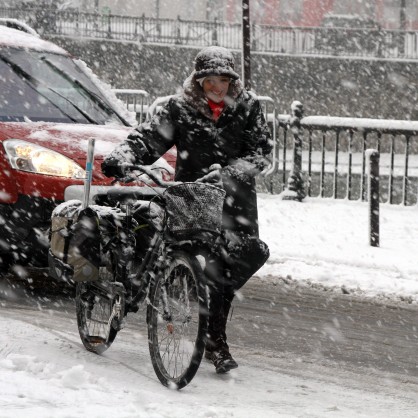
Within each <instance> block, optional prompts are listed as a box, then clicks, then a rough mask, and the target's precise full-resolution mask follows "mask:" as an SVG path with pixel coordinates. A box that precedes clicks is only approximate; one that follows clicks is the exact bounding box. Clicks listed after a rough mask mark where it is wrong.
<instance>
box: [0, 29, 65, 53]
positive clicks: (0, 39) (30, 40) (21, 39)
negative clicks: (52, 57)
mask: <svg viewBox="0 0 418 418" xmlns="http://www.w3.org/2000/svg"><path fill="white" fill-rule="evenodd" d="M1 45H6V46H12V47H16V48H27V49H34V50H37V51H46V52H54V53H56V54H65V55H68V52H67V51H65V50H64V49H62V48H60V47H59V46H57V45H55V44H53V43H51V42H48V41H45V40H44V39H41V38H38V37H37V36H34V35H31V34H29V33H26V32H22V31H20V30H17V29H12V28H8V27H6V26H2V25H0V46H1Z"/></svg>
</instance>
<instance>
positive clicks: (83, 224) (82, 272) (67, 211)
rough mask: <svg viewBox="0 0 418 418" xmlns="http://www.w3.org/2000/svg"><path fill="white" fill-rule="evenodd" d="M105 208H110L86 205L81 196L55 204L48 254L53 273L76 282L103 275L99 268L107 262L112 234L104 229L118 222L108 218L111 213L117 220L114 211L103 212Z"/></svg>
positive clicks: (59, 277)
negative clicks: (106, 251)
mask: <svg viewBox="0 0 418 418" xmlns="http://www.w3.org/2000/svg"><path fill="white" fill-rule="evenodd" d="M105 209H108V208H103V207H101V206H95V205H93V206H89V207H87V208H85V209H82V205H81V202H80V201H79V200H72V201H68V202H65V203H62V204H61V205H59V206H57V207H56V208H55V210H54V211H53V213H52V218H51V244H50V249H49V257H48V258H49V260H48V261H49V270H50V274H51V276H52V277H55V278H56V279H63V280H67V281H68V280H74V281H76V282H83V281H95V280H98V279H99V268H100V266H101V265H103V263H102V255H101V253H102V251H103V247H104V245H105V240H106V236H107V238H108V237H109V236H110V235H111V234H110V233H106V232H105V233H104V232H103V230H104V229H109V225H113V226H114V225H115V223H114V222H109V219H106V218H109V217H110V218H111V219H112V220H113V214H112V213H110V212H109V211H107V213H106V212H103V210H105ZM103 215H105V216H103ZM106 215H107V216H106ZM111 229H114V228H111ZM108 232H110V231H108Z"/></svg>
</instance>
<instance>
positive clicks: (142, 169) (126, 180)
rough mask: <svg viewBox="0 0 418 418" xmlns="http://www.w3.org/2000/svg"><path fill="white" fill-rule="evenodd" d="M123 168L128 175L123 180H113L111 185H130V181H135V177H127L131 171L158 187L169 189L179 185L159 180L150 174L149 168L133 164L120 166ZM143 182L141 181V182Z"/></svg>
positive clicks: (174, 182)
mask: <svg viewBox="0 0 418 418" xmlns="http://www.w3.org/2000/svg"><path fill="white" fill-rule="evenodd" d="M122 166H123V168H124V169H125V172H126V173H127V174H128V175H127V176H125V177H123V178H119V179H115V180H114V181H113V182H112V183H116V182H118V181H119V182H122V183H130V182H132V181H135V180H137V176H134V177H132V176H129V173H132V172H133V171H140V172H141V174H145V175H147V176H148V177H149V178H150V179H151V180H152V181H153V182H154V183H156V184H157V185H158V186H160V187H164V188H167V187H170V186H175V185H176V184H179V182H177V181H165V180H162V179H161V178H159V177H158V176H156V175H155V173H153V172H152V169H150V168H149V166H144V165H135V164H125V163H124V164H123V165H122ZM141 181H143V180H141ZM144 183H146V184H147V182H146V181H144ZM147 185H148V186H150V185H149V184H147Z"/></svg>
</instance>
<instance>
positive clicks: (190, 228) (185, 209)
mask: <svg viewBox="0 0 418 418" xmlns="http://www.w3.org/2000/svg"><path fill="white" fill-rule="evenodd" d="M164 198H165V201H166V212H167V226H168V229H169V231H170V232H171V233H172V234H173V235H175V236H177V237H181V238H187V237H191V236H193V235H195V234H196V233H199V232H202V231H205V232H213V233H220V231H221V225H222V208H223V204H224V199H225V191H224V190H223V189H220V188H219V187H216V186H213V185H211V184H206V183H182V184H178V185H176V186H171V187H169V188H168V189H166V190H165V191H164Z"/></svg>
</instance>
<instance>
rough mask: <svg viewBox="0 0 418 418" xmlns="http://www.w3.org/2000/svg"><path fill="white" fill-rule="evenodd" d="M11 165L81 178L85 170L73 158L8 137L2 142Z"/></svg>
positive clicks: (18, 168)
mask: <svg viewBox="0 0 418 418" xmlns="http://www.w3.org/2000/svg"><path fill="white" fill-rule="evenodd" d="M3 145H4V149H5V150H6V154H7V157H8V158H9V161H10V164H11V166H12V167H13V168H14V169H16V170H20V171H28V172H30V173H37V174H44V175H47V176H58V177H68V178H75V179H81V178H84V177H85V176H86V173H85V171H84V170H83V169H82V168H81V167H80V166H79V165H78V164H77V163H75V162H74V161H73V160H71V159H69V158H67V157H65V156H64V155H62V154H60V153H58V152H55V151H52V150H50V149H48V148H44V147H41V146H40V145H36V144H32V143H30V142H26V141H22V140H21V139H8V140H6V141H4V142H3Z"/></svg>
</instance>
